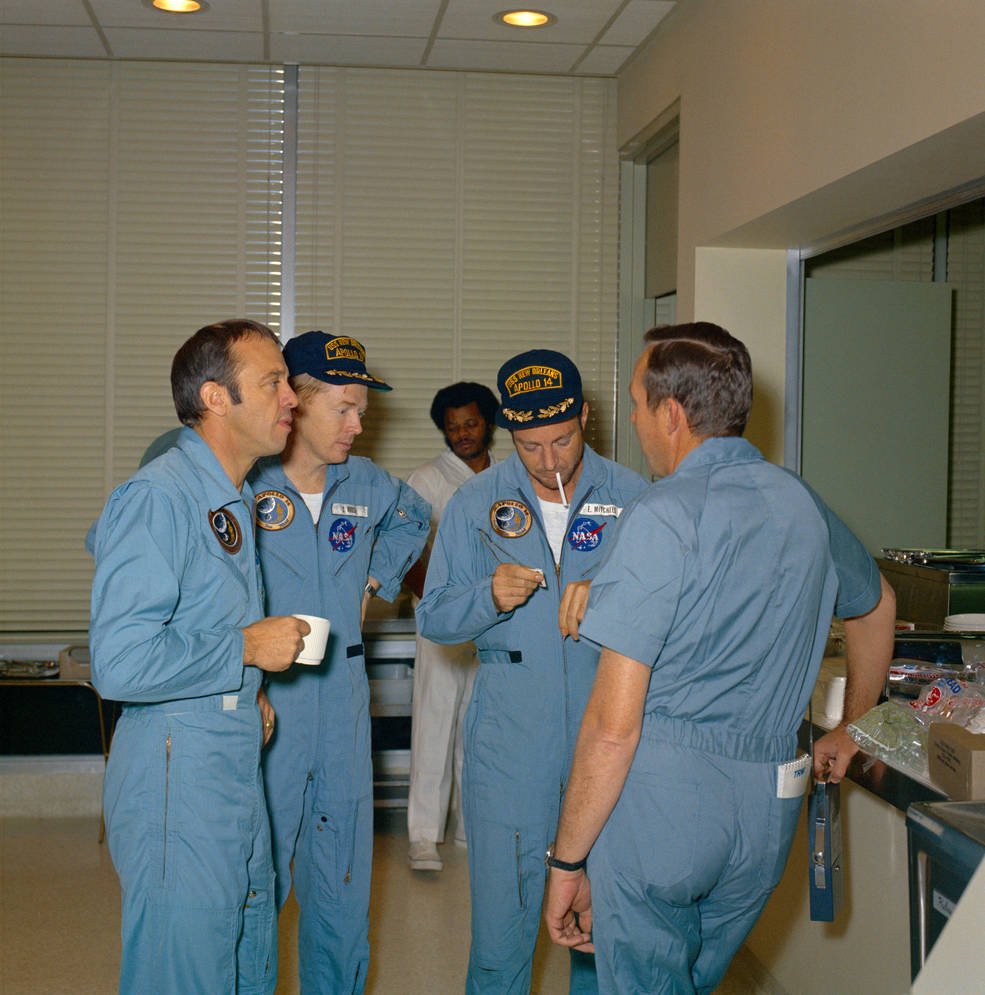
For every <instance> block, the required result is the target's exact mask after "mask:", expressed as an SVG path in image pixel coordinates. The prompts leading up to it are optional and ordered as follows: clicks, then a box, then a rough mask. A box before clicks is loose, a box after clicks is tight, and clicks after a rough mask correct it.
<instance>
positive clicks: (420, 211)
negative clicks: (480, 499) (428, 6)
mask: <svg viewBox="0 0 985 995" xmlns="http://www.w3.org/2000/svg"><path fill="white" fill-rule="evenodd" d="M0 73H2V75H0V86H2V99H0V129H2V134H3V170H2V175H0V225H2V231H3V237H2V239H0V294H2V300H3V307H2V309H0V321H2V323H3V324H2V328H0V418H2V438H0V497H2V499H3V506H4V510H5V514H4V515H3V516H2V518H0V556H2V559H3V566H4V570H3V575H2V577H0V638H7V639H14V638H23V639H28V640H39V639H45V640H47V639H52V640H53V639H62V638H66V639H72V638H84V634H85V632H86V629H87V625H88V614H89V589H90V584H91V577H92V562H91V560H90V558H89V556H88V554H87V553H86V552H85V551H84V549H83V545H82V543H83V538H84V536H85V534H86V531H87V530H88V528H89V526H90V525H91V523H92V522H93V521H94V520H95V518H96V517H97V516H98V514H99V512H100V510H101V508H102V505H103V502H104V500H105V498H106V495H107V494H108V493H109V491H110V490H111V489H112V488H113V487H114V486H115V485H116V484H118V483H119V482H120V481H122V480H124V479H125V478H126V477H128V476H129V475H130V474H131V473H132V472H133V471H134V470H135V469H136V467H137V464H138V462H139V459H140V456H141V454H142V453H143V452H144V449H145V448H146V446H147V445H148V444H149V443H150V442H151V441H152V440H153V439H155V438H156V437H157V436H158V435H159V434H160V433H162V432H164V431H165V430H167V429H169V428H171V427H173V426H174V425H175V424H176V419H175V415H174V411H173V408H172V405H171V398H170V389H169V370H170V363H171V358H172V356H173V354H174V352H175V350H176V349H177V347H178V346H179V345H180V343H181V342H182V341H184V339H185V338H187V337H188V336H189V335H190V334H191V333H192V332H193V331H194V330H195V329H196V328H198V327H200V326H201V325H203V324H205V323H208V322H210V321H214V320H220V319H223V318H228V317H235V316H247V317H251V318H255V319H258V320H260V321H264V322H266V323H267V324H269V325H271V326H272V327H273V328H274V329H275V330H276V329H278V328H279V326H280V313H279V312H280V288H281V278H282V273H281V259H282V256H281V238H282V234H281V220H282V216H283V215H282V204H281V198H282V190H283V162H284V159H283V135H284V125H285V120H284V114H285V98H284V89H285V87H284V74H283V71H282V70H279V69H276V68H272V67H250V66H236V65H213V64H205V63H195V64H175V63H163V62H162V63H127V62H105V61H97V60H92V61H69V60H65V61H61V60H31V59H16V60H11V59H7V60H0ZM615 126H616V120H615V83H614V81H612V80H602V79H589V78H584V79H578V78H568V77H565V78H561V77H535V76H513V75H505V74H482V73H453V72H429V71H423V70H421V71H394V70H389V71H383V70H363V69H335V68H318V69H302V70H301V71H300V73H299V108H298V120H297V134H298V170H297V177H296V179H297V212H296V245H293V246H292V247H293V248H294V249H295V250H296V269H295V272H294V274H293V275H294V277H295V284H296V307H295V314H294V319H295V320H294V327H295V329H296V331H298V332H301V331H305V330H307V329H310V328H323V329H325V330H326V331H338V332H344V333H345V334H349V335H353V336H355V337H356V338H358V339H360V340H361V341H362V342H363V343H364V344H365V345H366V347H367V350H368V354H369V355H368V360H369V368H370V369H371V370H372V371H373V372H376V373H378V374H379V375H381V376H383V377H384V378H385V379H387V380H388V381H389V382H391V383H392V384H393V385H394V387H395V388H396V389H395V390H394V392H393V393H392V394H379V393H374V394H373V395H372V403H371V407H370V413H369V415H368V417H367V419H366V424H365V432H364V434H363V436H362V438H361V440H360V448H359V451H360V452H361V453H362V454H364V455H369V456H371V457H372V458H374V459H375V460H377V461H378V462H379V463H380V464H381V465H382V466H384V467H386V468H387V469H388V470H390V471H391V472H393V473H395V474H398V475H406V474H407V473H408V472H409V471H410V470H411V469H413V468H414V467H415V466H416V465H418V464H420V463H422V462H424V461H425V460H427V459H430V458H431V457H432V456H433V455H434V454H435V453H436V452H437V451H439V449H440V447H441V445H442V441H441V438H440V436H439V435H438V433H437V432H436V431H435V429H434V427H433V425H432V424H431V422H430V419H429V417H428V409H429V407H430V403H431V399H432V397H433V395H434V393H435V391H436V390H437V389H439V388H440V387H442V386H445V385H446V384H448V383H451V382H453V381H455V380H459V379H474V380H479V381H482V382H484V383H486V384H488V385H489V386H490V387H495V377H496V371H497V369H498V368H499V365H500V364H501V363H502V362H503V360H505V359H506V358H508V357H509V356H510V355H512V354H514V353H516V352H519V351H521V350H524V349H529V348H534V347H547V348H556V349H560V350H562V351H564V352H566V353H568V354H569V355H570V356H571V357H572V358H574V359H575V360H576V362H577V363H578V364H579V366H580V367H581V371H582V375H583V379H584V383H585V393H586V396H587V398H588V400H589V402H590V404H591V405H592V415H591V418H590V422H589V438H590V441H591V442H592V444H593V445H594V446H595V447H596V448H597V449H599V450H600V451H601V452H603V453H604V454H606V455H608V454H610V453H611V451H612V444H613V431H614V429H613V425H614V406H615V338H616V299H617V298H616V249H617V230H616V226H617V224H618V220H617V198H618V189H617V182H618V172H617V166H618V164H617V159H616V147H615V145H616V138H615ZM501 436H502V438H500V440H499V442H498V444H497V449H498V451H499V452H500V453H501V454H505V453H506V452H508V451H510V449H511V446H510V441H509V438H508V436H507V435H506V433H501Z"/></svg>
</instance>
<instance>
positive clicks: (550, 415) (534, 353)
mask: <svg viewBox="0 0 985 995" xmlns="http://www.w3.org/2000/svg"><path fill="white" fill-rule="evenodd" d="M496 385H497V386H498V387H499V393H500V397H501V398H502V400H501V402H500V406H499V411H497V412H496V424H497V425H499V426H500V428H538V427H539V426H540V425H553V424H554V423H555V422H561V421H567V420H568V419H569V418H577V417H578V416H579V415H580V414H581V407H582V403H583V401H582V396H581V374H579V372H578V367H577V366H575V364H574V363H572V362H571V360H570V359H568V357H567V356H565V355H564V354H563V353H560V352H555V351H554V350H553V349H530V350H529V351H527V352H521V353H520V355H519V356H514V357H513V358H512V359H508V360H507V361H506V362H505V363H503V365H502V366H501V367H500V368H499V375H498V377H497V378H496Z"/></svg>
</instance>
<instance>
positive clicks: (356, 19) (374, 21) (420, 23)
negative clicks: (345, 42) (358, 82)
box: [239, 0, 440, 38]
mask: <svg viewBox="0 0 985 995" xmlns="http://www.w3.org/2000/svg"><path fill="white" fill-rule="evenodd" d="M239 2H241V0H239ZM439 6H440V4H439V2H438V0H358V2H353V0H270V30H271V31H300V32H308V31H312V32H318V33H330V34H339V35H398V36H399V35H412V36H415V37H423V38H428V37H430V34H431V30H432V28H433V27H434V18H435V15H436V14H437V12H438V8H439Z"/></svg>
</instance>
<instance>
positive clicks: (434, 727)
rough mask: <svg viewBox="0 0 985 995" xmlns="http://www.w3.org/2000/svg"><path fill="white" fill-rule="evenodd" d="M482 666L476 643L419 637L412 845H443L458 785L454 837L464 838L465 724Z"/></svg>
mask: <svg viewBox="0 0 985 995" xmlns="http://www.w3.org/2000/svg"><path fill="white" fill-rule="evenodd" d="M477 666H478V660H477V658H476V655H475V647H474V646H473V645H472V643H459V644H458V645H456V646H440V645H438V644H437V643H432V642H431V641H430V640H429V639H424V638H423V637H422V636H418V637H417V658H416V659H415V661H414V712H413V720H412V722H411V733H410V792H409V795H408V800H407V835H408V837H409V838H410V841H411V842H412V843H414V842H418V841H425V842H429V843H441V842H443V841H444V838H445V823H446V822H447V821H448V809H449V804H450V802H451V799H452V786H453V785H454V788H455V794H454V797H455V815H456V819H455V820H453V821H454V826H455V834H456V836H458V837H459V838H460V839H464V838H465V828H464V827H465V823H464V821H463V818H462V757H463V747H462V724H463V722H464V719H465V710H466V709H467V708H468V704H469V700H470V699H471V697H472V685H473V683H474V682H475V671H476V667H477Z"/></svg>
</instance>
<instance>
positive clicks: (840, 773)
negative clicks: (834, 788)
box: [814, 725, 858, 784]
mask: <svg viewBox="0 0 985 995" xmlns="http://www.w3.org/2000/svg"><path fill="white" fill-rule="evenodd" d="M856 753H858V744H857V743H856V742H855V740H854V739H852V737H851V736H849V735H848V730H847V729H846V728H845V727H844V726H843V725H840V726H836V727H835V728H834V729H832V730H831V732H829V733H826V734H825V735H824V736H822V737H821V738H820V739H819V740H818V741H817V742H816V743H815V744H814V776H815V777H816V778H817V779H818V780H819V781H827V782H828V783H829V784H837V783H838V782H839V781H840V780H841V779H842V778H843V777H844V776H845V772H846V771H847V770H848V765H849V763H851V759H852V757H854V756H855V754H856Z"/></svg>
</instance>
